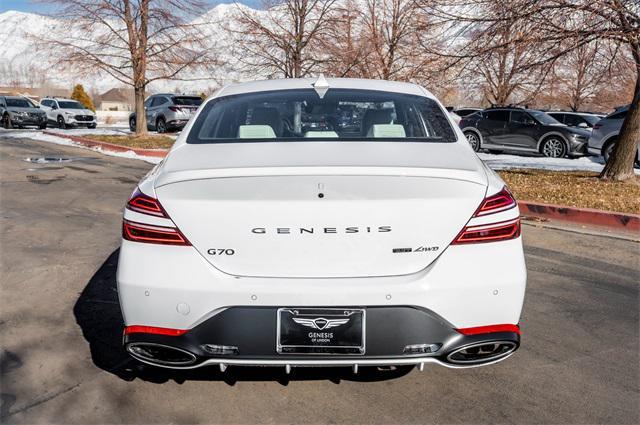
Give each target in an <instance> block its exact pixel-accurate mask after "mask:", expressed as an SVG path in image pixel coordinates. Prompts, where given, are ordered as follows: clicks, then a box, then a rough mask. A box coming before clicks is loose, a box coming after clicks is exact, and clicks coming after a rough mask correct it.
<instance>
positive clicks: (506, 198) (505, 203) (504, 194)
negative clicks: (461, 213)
mask: <svg viewBox="0 0 640 425" xmlns="http://www.w3.org/2000/svg"><path fill="white" fill-rule="evenodd" d="M516 205H517V203H516V200H515V199H514V197H513V195H512V194H511V192H509V189H507V188H506V186H505V187H503V188H502V190H501V191H500V192H498V193H496V194H495V195H491V196H488V197H486V198H484V201H482V203H481V204H480V207H478V210H477V211H476V213H475V214H474V215H473V216H474V217H480V216H483V215H487V214H494V213H498V212H502V211H506V210H510V209H511V208H514V207H515V206H516Z"/></svg>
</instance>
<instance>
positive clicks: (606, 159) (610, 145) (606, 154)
mask: <svg viewBox="0 0 640 425" xmlns="http://www.w3.org/2000/svg"><path fill="white" fill-rule="evenodd" d="M615 145H616V142H615V141H612V142H609V143H607V146H605V148H604V149H603V150H602V156H603V157H604V162H609V158H610V157H611V154H612V153H613V147H614V146H615Z"/></svg>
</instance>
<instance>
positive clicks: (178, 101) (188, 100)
mask: <svg viewBox="0 0 640 425" xmlns="http://www.w3.org/2000/svg"><path fill="white" fill-rule="evenodd" d="M201 103H202V98H200V97H195V96H194V97H183V96H180V97H178V96H176V97H174V98H173V104H174V105H182V106H200V104H201Z"/></svg>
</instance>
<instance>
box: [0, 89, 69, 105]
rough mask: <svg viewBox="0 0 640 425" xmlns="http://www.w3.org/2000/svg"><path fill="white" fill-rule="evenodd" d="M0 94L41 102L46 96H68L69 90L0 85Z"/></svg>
mask: <svg viewBox="0 0 640 425" xmlns="http://www.w3.org/2000/svg"><path fill="white" fill-rule="evenodd" d="M0 96H23V97H27V98H29V99H31V100H33V101H34V102H37V103H39V102H40V99H42V98H43V97H46V96H58V97H68V96H69V90H65V89H52V88H42V87H8V86H5V87H0Z"/></svg>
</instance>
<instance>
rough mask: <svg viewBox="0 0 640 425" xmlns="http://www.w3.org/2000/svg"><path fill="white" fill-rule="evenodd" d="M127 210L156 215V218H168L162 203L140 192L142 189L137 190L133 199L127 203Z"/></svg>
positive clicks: (132, 196)
mask: <svg viewBox="0 0 640 425" xmlns="http://www.w3.org/2000/svg"><path fill="white" fill-rule="evenodd" d="M127 208H128V209H130V210H131V211H135V212H139V213H142V214H148V215H155V216H156V217H168V216H167V213H166V212H165V211H164V208H162V205H160V202H158V200H157V199H155V198H152V197H151V196H147V195H145V194H144V193H142V192H140V189H136V191H135V192H133V195H131V199H129V202H127Z"/></svg>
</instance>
